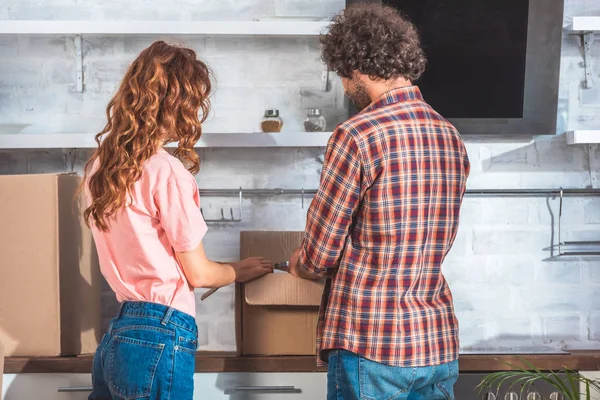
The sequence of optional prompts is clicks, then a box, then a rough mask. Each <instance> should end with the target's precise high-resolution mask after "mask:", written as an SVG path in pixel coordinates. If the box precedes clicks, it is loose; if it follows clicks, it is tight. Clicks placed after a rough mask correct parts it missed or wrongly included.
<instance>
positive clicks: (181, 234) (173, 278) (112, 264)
mask: <svg viewBox="0 0 600 400" xmlns="http://www.w3.org/2000/svg"><path fill="white" fill-rule="evenodd" d="M95 168H97V165H96V166H95ZM92 172H93V171H92ZM88 201H89V196H88ZM127 204H128V205H127V206H126V207H125V208H124V209H122V211H120V212H117V213H116V214H114V215H113V216H111V218H110V220H109V222H110V225H109V230H108V231H107V232H102V231H100V230H98V229H97V228H95V227H94V226H93V225H92V233H93V235H94V241H95V243H96V248H97V251H98V257H99V260H100V269H101V271H102V274H103V275H104V277H105V278H106V280H107V282H108V284H109V285H110V287H111V288H112V289H113V291H114V292H115V293H116V295H117V300H119V301H120V302H122V301H148V302H152V303H159V304H164V305H167V306H171V307H174V308H176V309H178V310H180V311H183V312H185V313H187V314H190V315H195V314H196V302H195V299H194V289H193V288H192V287H190V285H189V284H188V282H187V279H186V277H185V274H184V273H183V270H182V268H181V266H180V265H179V263H178V262H177V260H176V258H175V252H184V251H189V250H192V249H195V248H196V247H198V245H199V244H200V241H201V240H202V238H203V237H204V235H205V234H206V231H207V227H206V223H205V222H204V219H203V218H202V214H201V213H200V199H199V195H198V187H197V185H196V180H195V179H194V177H193V176H192V175H191V174H190V173H189V172H188V171H187V170H186V169H185V167H184V166H183V164H182V163H181V162H180V161H179V160H178V159H177V158H175V157H173V156H171V155H170V154H168V153H167V152H166V151H164V150H162V149H161V150H160V151H159V152H158V153H157V154H155V155H153V156H152V157H151V158H150V159H149V160H148V162H147V163H146V165H145V167H144V169H143V172H142V177H141V178H140V180H138V181H137V182H136V183H135V184H134V185H133V187H132V190H131V200H130V201H129V202H128V203H127Z"/></svg>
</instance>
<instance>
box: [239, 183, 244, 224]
mask: <svg viewBox="0 0 600 400" xmlns="http://www.w3.org/2000/svg"><path fill="white" fill-rule="evenodd" d="M242 194H243V193H242V188H241V187H240V195H239V201H240V221H241V220H242V197H243V196H242Z"/></svg>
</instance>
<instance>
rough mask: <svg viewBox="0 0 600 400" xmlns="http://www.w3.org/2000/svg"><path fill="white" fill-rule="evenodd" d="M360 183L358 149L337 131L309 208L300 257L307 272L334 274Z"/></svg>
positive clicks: (321, 275)
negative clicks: (317, 188)
mask: <svg viewBox="0 0 600 400" xmlns="http://www.w3.org/2000/svg"><path fill="white" fill-rule="evenodd" d="M361 182H362V168H361V162H360V154H359V149H358V146H357V145H356V142H355V140H354V138H353V137H352V136H351V135H350V134H349V133H348V132H344V131H343V130H342V129H340V128H338V129H336V131H335V132H334V133H333V135H332V136H331V138H330V139H329V142H328V143H327V150H326V151H325V160H324V164H323V170H322V172H321V183H320V185H319V190H318V191H317V194H316V195H315V198H314V199H313V201H312V203H311V205H310V208H309V209H308V216H307V220H306V229H305V232H304V240H303V242H302V247H301V250H300V258H299V260H300V265H301V266H302V267H303V268H304V269H305V270H306V271H307V272H308V273H310V274H313V275H317V276H320V277H322V278H331V277H332V276H333V275H334V274H335V272H336V270H337V267H338V265H339V263H340V258H341V255H342V253H343V251H344V247H345V245H346V241H347V239H348V235H349V231H350V227H351V225H352V220H353V216H354V214H355V211H356V209H357V208H358V206H359V203H360V197H361Z"/></svg>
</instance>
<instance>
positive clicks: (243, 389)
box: [225, 386, 302, 394]
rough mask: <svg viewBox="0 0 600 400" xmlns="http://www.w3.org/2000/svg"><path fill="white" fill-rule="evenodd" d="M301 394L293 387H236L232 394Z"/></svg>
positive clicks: (300, 391)
mask: <svg viewBox="0 0 600 400" xmlns="http://www.w3.org/2000/svg"><path fill="white" fill-rule="evenodd" d="M243 392H246V393H248V392H252V393H302V390H300V389H296V387H295V386H236V387H235V388H234V389H233V393H243ZM225 394H227V393H225Z"/></svg>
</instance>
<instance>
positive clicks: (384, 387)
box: [358, 357, 417, 400]
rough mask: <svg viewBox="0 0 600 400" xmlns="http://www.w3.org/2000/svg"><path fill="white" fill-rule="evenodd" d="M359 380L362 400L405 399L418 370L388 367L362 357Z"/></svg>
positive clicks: (359, 361) (359, 364)
mask: <svg viewBox="0 0 600 400" xmlns="http://www.w3.org/2000/svg"><path fill="white" fill-rule="evenodd" d="M358 369H359V371H358V378H359V387H360V398H361V400H393V399H396V398H399V397H404V396H405V394H406V393H408V392H409V391H410V390H411V387H412V386H413V384H414V382H415V378H416V372H417V370H416V368H403V367H395V366H388V365H384V364H380V363H378V362H375V361H372V360H368V359H366V358H364V357H360V358H359V360H358Z"/></svg>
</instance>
